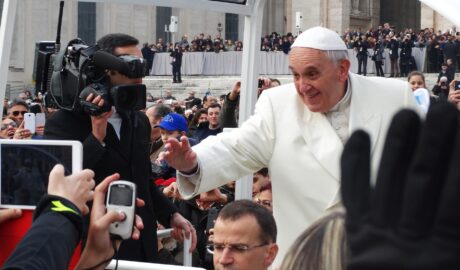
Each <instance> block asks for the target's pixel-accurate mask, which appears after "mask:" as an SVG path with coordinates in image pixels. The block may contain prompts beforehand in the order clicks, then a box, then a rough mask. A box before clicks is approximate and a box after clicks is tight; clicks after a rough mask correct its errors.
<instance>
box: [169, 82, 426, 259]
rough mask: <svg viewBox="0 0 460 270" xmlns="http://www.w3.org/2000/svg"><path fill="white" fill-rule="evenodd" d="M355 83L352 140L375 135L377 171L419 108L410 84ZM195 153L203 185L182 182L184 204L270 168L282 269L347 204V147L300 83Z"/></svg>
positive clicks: (274, 94) (263, 101)
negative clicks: (322, 220) (343, 190)
mask: <svg viewBox="0 0 460 270" xmlns="http://www.w3.org/2000/svg"><path fill="white" fill-rule="evenodd" d="M349 79H350V84H351V89H352V92H351V95H352V96H351V104H350V119H349V131H350V133H349V134H351V133H352V132H353V131H354V130H356V129H363V130H365V131H367V132H368V133H369V134H370V136H371V140H372V142H371V143H372V156H373V160H372V163H373V164H372V165H373V171H374V172H375V169H376V168H377V164H378V162H379V160H380V156H381V152H382V148H383V144H384V140H385V136H386V133H387V129H388V127H389V124H390V121H391V119H392V117H393V115H394V114H395V113H396V112H397V111H399V110H400V109H401V108H403V107H411V108H413V109H415V110H417V109H416V107H417V105H416V102H415V99H414V96H413V94H412V91H411V90H410V88H409V84H408V83H407V82H404V81H400V80H395V79H385V78H377V77H373V78H368V77H363V76H359V75H356V74H352V73H350V74H349ZM193 150H194V151H195V152H196V153H197V155H198V159H199V164H200V179H201V180H200V181H198V182H196V183H195V184H194V183H192V182H190V181H188V179H187V178H185V177H183V176H180V175H179V176H178V184H179V190H180V192H181V194H182V195H183V196H184V197H185V198H190V197H192V196H195V195H197V194H199V193H201V192H205V191H208V190H211V189H213V188H216V187H219V186H222V185H224V184H226V183H228V182H230V181H232V180H235V179H239V178H240V177H242V176H245V175H248V174H252V173H253V172H255V171H257V170H259V169H261V168H263V167H268V168H269V173H270V178H271V181H272V187H273V202H274V205H273V212H274V216H275V220H276V223H277V227H278V239H277V243H278V244H279V247H280V250H279V253H278V255H277V258H276V262H275V264H274V265H275V266H277V265H279V264H280V263H281V261H282V259H283V258H284V255H285V253H286V251H287V249H288V248H289V246H290V245H291V244H292V243H293V241H294V240H295V239H296V237H297V236H299V235H300V234H301V233H302V232H303V231H304V230H305V229H306V228H307V227H308V226H309V225H310V224H311V223H312V222H314V221H315V220H316V219H318V218H319V217H320V216H321V215H322V214H323V213H324V211H325V210H326V209H327V208H329V207H331V206H333V205H334V204H336V203H337V202H339V200H340V194H339V193H340V191H339V187H340V166H339V161H340V157H341V153H342V150H343V144H342V142H341V141H340V139H339V137H338V136H337V134H336V133H335V131H334V130H333V128H332V126H331V124H330V123H329V121H328V120H327V118H326V116H325V115H324V114H323V113H313V112H311V111H309V110H308V108H307V107H306V106H305V105H304V103H303V102H302V100H301V99H300V98H299V96H298V94H297V92H296V90H295V87H294V84H287V85H282V86H279V87H276V88H272V89H270V90H268V91H264V93H263V94H262V96H261V97H260V98H259V100H258V102H257V104H256V110H255V114H254V115H252V116H251V117H250V118H249V119H248V120H247V121H246V122H245V123H244V124H243V125H242V126H241V128H238V129H236V130H234V131H233V132H230V133H221V134H219V135H217V136H212V137H208V138H207V139H206V140H204V141H203V142H201V143H200V144H198V145H196V146H194V147H193Z"/></svg>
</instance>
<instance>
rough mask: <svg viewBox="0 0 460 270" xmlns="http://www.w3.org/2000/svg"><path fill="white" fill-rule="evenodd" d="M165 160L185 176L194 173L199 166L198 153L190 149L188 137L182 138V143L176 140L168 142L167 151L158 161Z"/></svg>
mask: <svg viewBox="0 0 460 270" xmlns="http://www.w3.org/2000/svg"><path fill="white" fill-rule="evenodd" d="M163 160H164V161H166V162H167V163H168V164H169V166H171V167H173V168H175V169H176V170H179V171H181V172H182V173H185V174H187V173H192V172H194V171H195V170H196V168H197V166H198V160H197V157H196V153H195V152H194V151H193V150H192V148H191V147H190V143H189V141H188V138H187V137H186V136H182V137H181V138H180V141H178V140H177V139H175V138H169V139H168V140H167V141H166V144H165V150H164V151H163V152H161V153H160V155H159V157H158V161H160V162H162V161H163Z"/></svg>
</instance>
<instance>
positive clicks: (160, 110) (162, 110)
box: [153, 104, 172, 119]
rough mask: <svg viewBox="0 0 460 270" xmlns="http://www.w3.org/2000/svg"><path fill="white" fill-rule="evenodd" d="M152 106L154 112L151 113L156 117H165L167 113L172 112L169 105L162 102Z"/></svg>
mask: <svg viewBox="0 0 460 270" xmlns="http://www.w3.org/2000/svg"><path fill="white" fill-rule="evenodd" d="M154 107H155V111H154V112H155V113H154V114H153V117H154V118H156V119H160V118H162V117H165V116H166V115H167V114H169V113H172V110H171V108H170V107H169V106H166V105H163V104H156V105H154Z"/></svg>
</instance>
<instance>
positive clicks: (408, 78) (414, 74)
mask: <svg viewBox="0 0 460 270" xmlns="http://www.w3.org/2000/svg"><path fill="white" fill-rule="evenodd" d="M414 76H420V77H422V80H423V84H426V83H425V75H423V73H422V72H420V71H417V70H414V71H412V72H411V73H409V75H407V81H410V78H412V77H414ZM425 87H426V86H425Z"/></svg>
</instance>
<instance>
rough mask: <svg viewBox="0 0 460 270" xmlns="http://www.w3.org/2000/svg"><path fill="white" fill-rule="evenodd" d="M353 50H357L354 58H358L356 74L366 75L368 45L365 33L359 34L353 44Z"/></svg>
mask: <svg viewBox="0 0 460 270" xmlns="http://www.w3.org/2000/svg"><path fill="white" fill-rule="evenodd" d="M354 47H355V50H356V51H357V52H358V53H357V54H356V58H357V59H358V74H359V75H361V71H362V74H363V75H364V76H366V75H367V57H368V56H369V53H368V51H367V50H368V49H369V47H370V45H369V42H367V38H366V35H361V36H360V37H359V38H358V40H357V41H355V44H354Z"/></svg>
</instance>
